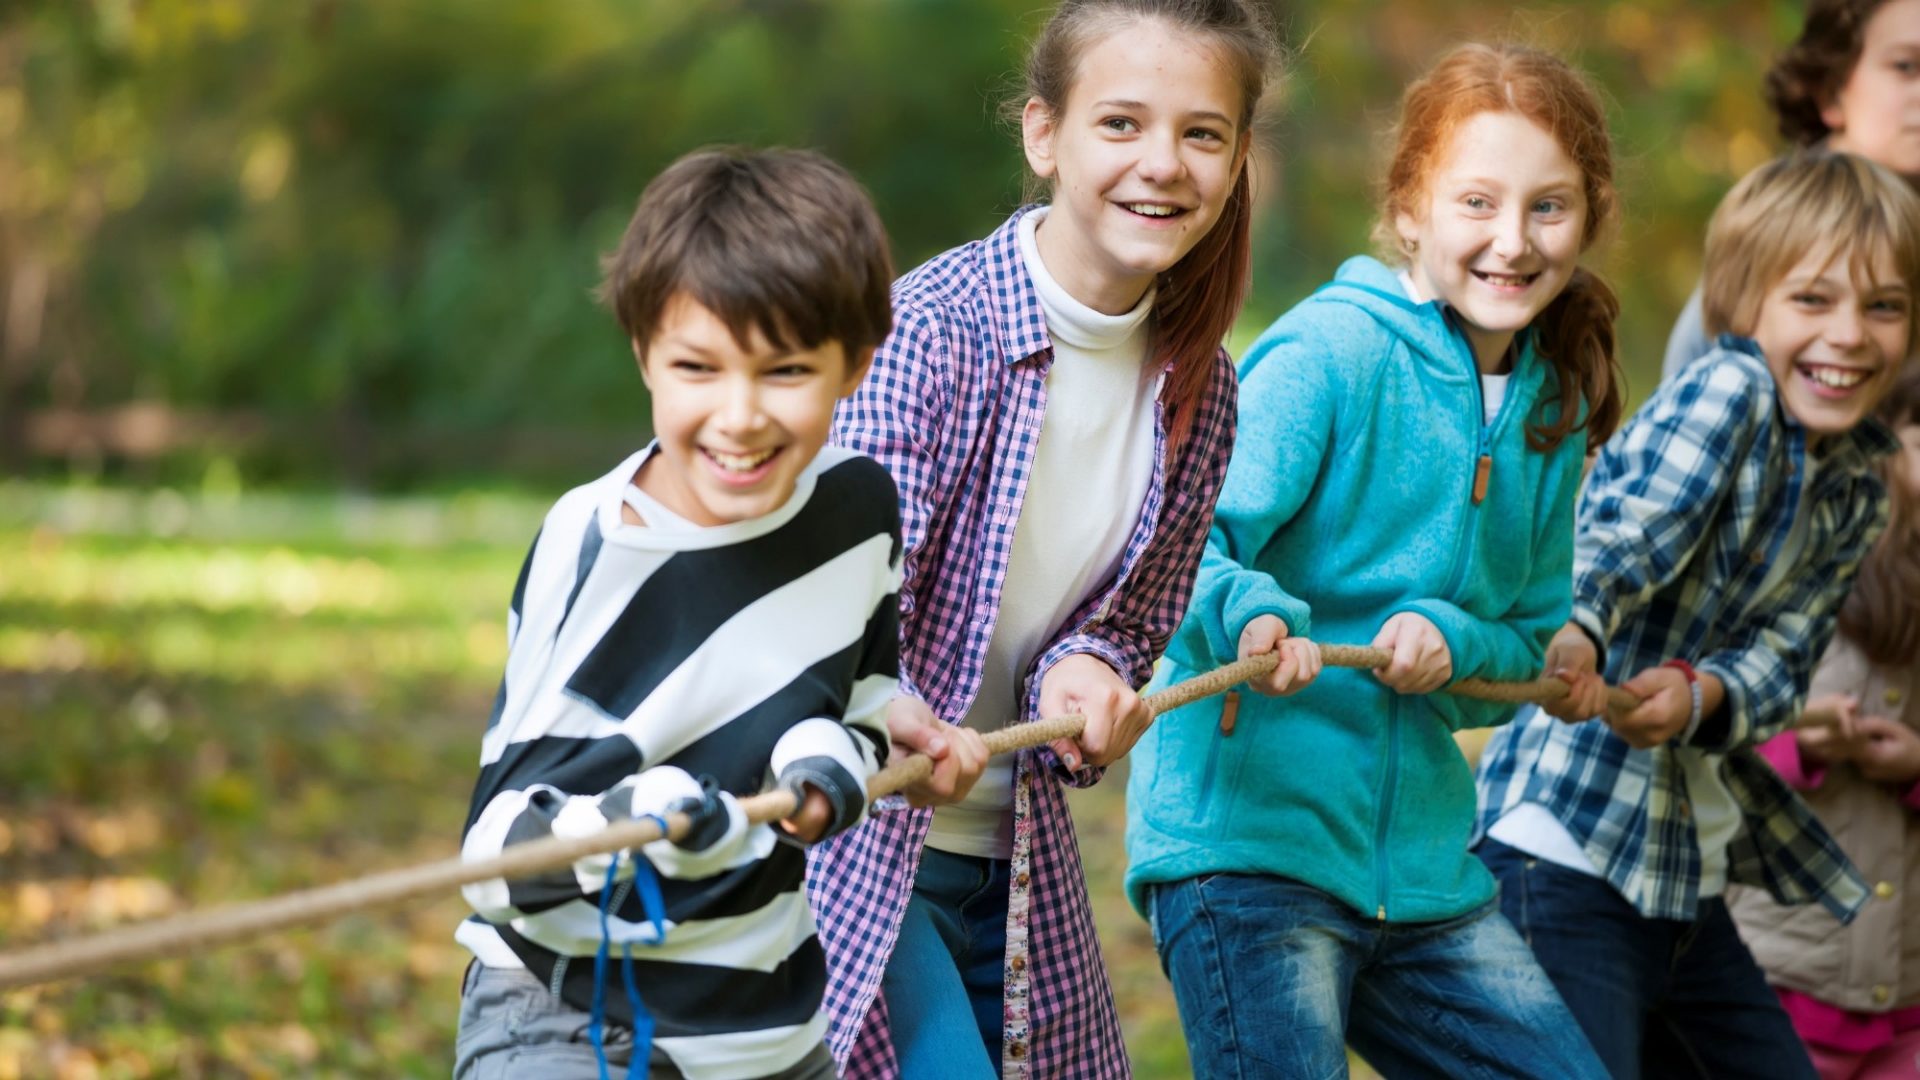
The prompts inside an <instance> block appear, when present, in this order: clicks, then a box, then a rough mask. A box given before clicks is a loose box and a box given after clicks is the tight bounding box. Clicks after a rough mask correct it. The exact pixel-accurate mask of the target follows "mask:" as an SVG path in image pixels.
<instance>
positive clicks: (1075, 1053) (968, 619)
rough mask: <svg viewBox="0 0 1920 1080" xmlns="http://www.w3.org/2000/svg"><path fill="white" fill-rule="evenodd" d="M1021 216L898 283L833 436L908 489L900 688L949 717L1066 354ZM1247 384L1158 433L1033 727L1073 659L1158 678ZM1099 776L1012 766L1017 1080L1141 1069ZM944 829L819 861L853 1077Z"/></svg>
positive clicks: (888, 1067) (984, 624)
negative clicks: (1113, 558) (1096, 798)
mask: <svg viewBox="0 0 1920 1080" xmlns="http://www.w3.org/2000/svg"><path fill="white" fill-rule="evenodd" d="M1024 213H1025V210H1024V209H1023V210H1022V211H1020V212H1017V213H1015V214H1014V216H1013V217H1012V218H1011V219H1010V220H1009V221H1008V222H1007V223H1006V224H1005V225H1003V226H1001V228H1000V229H998V230H997V231H995V232H994V233H993V234H992V235H991V236H989V237H987V238H986V239H985V240H982V241H976V242H974V243H971V244H968V245H965V246H963V247H960V248H956V249H954V250H952V251H949V252H947V253H945V254H943V255H940V256H937V257H935V258H934V259H932V260H930V261H928V262H927V263H925V264H923V265H922V266H920V267H918V268H917V269H915V270H914V271H912V272H911V273H909V274H908V275H906V276H905V277H904V278H902V279H901V280H900V281H899V282H897V283H896V284H895V286H894V304H895V312H896V315H895V321H896V328H895V331H894V333H893V335H892V336H891V337H890V338H889V339H888V341H887V343H886V344H885V345H883V346H882V347H881V349H880V354H879V356H878V357H876V359H875V361H874V370H873V372H872V374H870V375H869V376H868V378H867V380H866V381H865V382H864V383H863V384H862V386H861V388H860V390H859V391H857V392H856V394H855V396H854V398H853V399H852V400H851V401H849V402H848V403H847V404H846V405H845V406H843V408H842V410H841V412H840V413H839V414H838V415H837V416H836V418H835V440H836V441H838V442H840V443H842V444H844V445H846V446H850V447H852V448H854V449H858V450H861V451H863V452H866V453H868V454H871V455H872V456H874V457H875V458H877V459H879V460H880V461H881V462H882V463H884V464H885V465H886V466H887V467H888V470H889V471H890V472H891V473H892V474H893V476H894V479H895V482H896V483H897V484H898V485H899V487H900V489H901V508H902V521H903V534H904V536H905V540H906V545H907V557H906V561H907V573H906V584H905V585H904V586H903V587H902V589H901V675H902V680H901V682H902V686H903V687H904V688H906V692H909V693H913V694H917V695H919V696H920V697H922V698H924V699H925V700H926V701H927V703H928V704H929V705H930V706H932V708H933V710H934V712H935V713H936V714H937V715H939V716H941V717H944V718H947V719H948V720H953V719H955V718H958V717H960V716H963V715H965V713H966V710H967V706H968V705H969V704H970V703H971V702H972V700H973V697H974V695H975V693H977V691H978V689H979V686H980V672H981V664H982V662H983V660H984V658H985V655H986V649H987V643H988V640H989V638H990V636H991V634H992V629H993V620H994V613H995V611H996V610H997V609H998V605H999V596H1000V589H1001V587H1002V584H1003V583H1004V581H1005V577H1006V568H1007V559H1008V556H1009V553H1010V552H1011V549H1012V541H1013V532H1014V528H1015V526H1016V525H1017V524H1018V521H1019V512H1020V504H1021V500H1022V498H1023V496H1024V494H1025V490H1026V479H1027V473H1028V470H1029V469H1030V468H1031V464H1032V460H1033V451H1034V447H1035V445H1036V443H1037V441H1038V438H1039V434H1040V426H1041V422H1042V420H1043V418H1044V416H1045V411H1046V408H1047V401H1046V384H1045V379H1046V372H1047V367H1048V363H1049V362H1050V361H1051V359H1052V350H1051V342H1050V340H1049V338H1048V336H1047V332H1046V325H1045V320H1044V318H1043V316H1042V315H1041V311H1040V304H1039V299H1038V297H1037V296H1036V295H1035V294H1034V290H1033V285H1032V281H1031V279H1030V278H1029V277H1028V275H1027V272H1026V268H1025V266H1024V265H1023V263H1022V261H1021V258H1020V254H1019V248H1018V233H1017V231H1016V230H1017V227H1018V222H1019V219H1020V217H1021V215H1022V214H1024ZM1235 386H1236V384H1235V381H1234V374H1233V367H1232V363H1231V361H1230V359H1229V358H1228V357H1227V355H1226V353H1225V351H1224V350H1222V351H1221V353H1220V354H1219V357H1218V362H1217V363H1216V365H1215V373H1214V379H1213V382H1212V383H1211V385H1210V386H1209V389H1208V392H1207V395H1206V397H1205V398H1204V399H1203V400H1202V401H1201V402H1200V403H1199V405H1198V407H1197V409H1196V412H1195V419H1194V425H1193V428H1192V434H1191V435H1190V437H1189V440H1188V442H1187V444H1186V445H1185V446H1184V447H1183V449H1182V452H1181V453H1180V454H1179V456H1178V458H1177V459H1176V460H1174V461H1171V462H1169V461H1167V460H1166V458H1165V442H1164V440H1165V432H1164V429H1162V430H1160V431H1159V432H1157V434H1156V454H1155V459H1156V460H1155V468H1154V477H1153V482H1152V484H1151V486H1150V488H1149V491H1148V494H1147V499H1146V502H1145V504H1144V505H1143V507H1142V512H1141V515H1140V524H1139V525H1138V526H1137V527H1136V529H1135V531H1134V533H1133V535H1132V537H1131V538H1130V539H1129V540H1128V543H1127V549H1126V554H1125V555H1124V556H1123V558H1122V564H1121V570H1120V573H1119V576H1118V578H1117V580H1116V582H1115V583H1114V584H1112V585H1111V586H1109V587H1108V588H1107V589H1105V590H1102V591H1101V592H1100V593H1098V594H1096V595H1094V596H1089V597H1088V598H1087V599H1086V601H1085V602H1084V603H1083V604H1082V605H1081V607H1080V608H1079V609H1077V610H1076V611H1075V612H1074V613H1073V615H1072V616H1071V617H1070V618H1069V620H1068V621H1067V624H1066V628H1065V629H1063V630H1062V631H1061V632H1060V633H1059V634H1058V635H1056V637H1055V640H1054V641H1053V642H1052V643H1051V644H1050V645H1049V647H1048V648H1046V649H1045V650H1043V652H1042V654H1041V656H1040V657H1038V658H1037V659H1036V661H1035V662H1034V665H1033V667H1032V669H1031V671H1030V675H1029V679H1028V693H1027V708H1026V710H1025V718H1026V719H1031V718H1032V717H1033V716H1034V715H1035V713H1036V711H1037V703H1038V686H1039V676H1040V675H1041V674H1043V673H1044V672H1045V671H1046V670H1047V669H1049V668H1050V667H1051V666H1052V665H1053V664H1054V663H1055V662H1057V661H1058V660H1060V659H1061V658H1063V657H1065V656H1068V655H1072V654H1075V653H1090V654H1093V655H1096V656H1099V657H1100V658H1101V659H1103V660H1105V661H1106V662H1107V663H1108V664H1110V665H1112V666H1113V668H1114V670H1116V671H1119V672H1121V673H1122V674H1123V675H1124V676H1126V677H1127V678H1129V680H1130V681H1132V682H1133V683H1134V685H1144V684H1145V682H1146V681H1147V679H1148V677H1149V676H1150V674H1151V670H1152V665H1153V661H1154V660H1155V659H1156V658H1157V657H1158V656H1159V654H1160V651H1161V650H1162V649H1164V648H1165V646H1166V641H1167V638H1168V636H1169V635H1170V634H1171V633H1172V632H1173V630H1174V628H1175V627H1176V626H1177V625H1178V623H1179V620H1180V616H1181V614H1182V613H1183V612H1184V611H1185V609H1186V605H1187V601H1188V599H1189V598H1190V596H1191V594H1192V588H1193V575H1194V570H1195V568H1196V567H1197V565H1198V563H1199V557H1200V552H1201V549H1202V547H1203V546H1204V545H1205V543H1206V531H1207V527H1208V524H1209V523H1210V521H1211V517H1212V507H1213V501H1214V497H1215V496H1216V494H1217V493H1218V491H1219V487H1220V483H1221V481H1222V480H1223V479H1224V477H1225V475H1226V465H1227V458H1228V456H1229V454H1230V453H1231V450H1232V437H1233V422H1234V414H1235V400H1236V399H1235ZM1097 778H1098V772H1097V771H1091V770H1090V771H1088V772H1086V773H1083V774H1081V775H1079V776H1074V775H1072V774H1068V773H1066V772H1065V771H1064V770H1062V769H1060V767H1059V764H1058V762H1057V761H1056V760H1055V759H1054V757H1053V755H1052V754H1051V753H1049V752H1047V751H1045V750H1041V751H1029V752H1023V753H1022V754H1021V755H1020V758H1019V762H1018V766H1017V768H1016V771H1015V777H1014V830H1013V841H1014V852H1013V859H1012V863H1013V866H1012V874H1011V876H1012V879H1013V885H1012V893H1011V896H1010V898H1009V912H1008V924H1007V960H1006V965H1005V971H1006V973H1007V979H1006V989H1005V1016H1006V1027H1005V1037H1004V1040H1003V1044H1002V1048H1001V1063H1002V1071H1003V1075H1004V1076H1007V1077H1010V1078H1011V1077H1025V1076H1045V1077H1112V1076H1120V1075H1125V1074H1126V1072H1127V1062H1126V1050H1125V1045H1124V1043H1123V1041H1122V1037H1121V1032H1120V1025H1119V1019H1118V1016H1117V1014H1116V1012H1115V1010H1114V1005H1113V994H1112V990H1111V988H1110V986H1109V985H1108V982H1107V977H1106V971H1105V969H1104V967H1103V966H1102V962H1101V959H1100V950H1099V943H1098V940H1097V938H1096V936H1095V933H1094V926H1093V918H1092V913H1091V910H1090V908H1089V906H1088V902H1087V894H1086V882H1085V876H1084V874H1083V872H1082V869H1081V865H1080V855H1079V850H1078V848H1077V846H1076V844H1075V841H1074V833H1073V824H1072V820H1071V817H1070V815H1069V813H1068V810H1067V804H1066V797H1065V787H1066V786H1069V785H1076V784H1083V783H1090V782H1092V781H1093V780H1095V779H1097ZM930 818H931V811H905V810H902V811H897V812H893V813H882V814H877V815H875V817H874V818H873V819H872V820H870V821H869V822H868V823H867V824H866V825H864V826H862V827H861V828H859V829H856V830H853V831H852V832H850V833H847V834H843V835H842V836H840V837H837V838H835V839H834V840H832V841H829V842H828V843H825V844H821V845H818V846H816V847H815V848H814V849H813V850H812V851H811V852H810V854H809V858H810V860H811V862H812V867H811V869H810V872H809V874H808V884H809V889H810V891H811V893H812V896H813V901H814V908H815V911H816V914H817V916H818V920H819V924H820V936H821V941H822V943H823V944H824V945H825V947H826V951H827V957H828V967H829V976H828V990H827V1001H826V1009H827V1012H828V1015H829V1017H830V1019H831V1021H832V1024H833V1030H832V1035H831V1037H830V1042H831V1045H832V1047H833V1050H834V1054H835V1057H836V1058H838V1059H839V1060H840V1062H841V1063H842V1065H843V1067H844V1068H845V1069H846V1073H847V1075H848V1076H849V1077H863V1076H888V1075H894V1074H895V1073H896V1072H897V1062H896V1061H895V1058H894V1054H893V1047H892V1044H891V1041H890V1040H889V1038H888V1030H887V1021H886V1007H885V1003H884V1001H882V1000H880V998H879V988H880V977H881V974H882V972H883V971H884V970H885V968H886V963H887V959H888V957H889V956H890V955H891V953H892V951H893V947H894V943H895V941H896V939H897V937H898V934H899V928H900V920H901V916H902V915H903V914H904V913H905V911H906V905H907V901H908V899H909V898H910V897H911V894H912V889H913V878H914V873H915V870H916V868H917V867H918V865H919V858H920V851H921V847H922V844H923V842H924V840H925V837H926V831H927V827H928V824H929V820H930Z"/></svg>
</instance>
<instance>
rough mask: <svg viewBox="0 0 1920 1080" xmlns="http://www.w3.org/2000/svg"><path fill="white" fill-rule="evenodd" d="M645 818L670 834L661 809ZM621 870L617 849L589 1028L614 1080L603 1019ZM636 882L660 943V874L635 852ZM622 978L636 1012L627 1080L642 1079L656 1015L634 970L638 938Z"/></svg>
mask: <svg viewBox="0 0 1920 1080" xmlns="http://www.w3.org/2000/svg"><path fill="white" fill-rule="evenodd" d="M640 818H641V819H642V820H644V821H651V822H653V823H654V824H656V825H658V826H660V835H661V836H665V835H667V820H666V819H665V818H663V817H661V816H660V815H659V814H642V815H640ZM619 869H620V853H619V852H615V853H614V855H613V859H612V861H611V862H609V863H608V864H607V880H606V882H605V884H603V885H602V886H601V889H600V948H599V949H598V950H596V951H595V953H594V955H593V1012H592V1014H591V1017H590V1019H589V1021H588V1024H587V1031H588V1034H589V1036H590V1037H591V1038H592V1039H593V1057H594V1061H595V1062H596V1063H597V1064H598V1065H599V1066H600V1080H612V1077H611V1075H610V1074H609V1073H608V1071H607V1047H606V1042H605V1039H604V1036H603V1034H602V1024H603V1021H604V1020H605V1018H606V1015H607V1000H606V993H607V981H606V978H607V959H608V955H607V954H608V951H609V947H610V946H611V945H612V943H613V934H612V931H611V929H610V928H609V926H608V924H607V915H608V909H609V908H610V907H611V906H612V902H613V883H614V875H615V874H617V873H618V872H619ZM633 883H634V885H635V886H636V887H637V888H638V889H639V891H640V907H641V910H643V911H645V912H646V913H647V919H648V921H650V922H652V923H653V943H654V944H655V945H658V944H660V943H661V942H663V941H665V940H666V939H667V922H666V919H667V904H666V899H665V898H664V897H663V896H661V894H660V879H659V878H658V877H656V876H655V875H654V872H653V865H652V864H651V863H649V862H647V860H646V859H645V858H642V857H639V856H635V857H634V860H633ZM620 980H621V982H623V983H625V984H626V990H627V1006H628V1008H630V1009H631V1010H632V1011H633V1056H632V1057H630V1058H628V1059H627V1080H640V1078H644V1077H645V1076H646V1069H647V1062H648V1059H649V1058H650V1056H651V1054H652V1051H653V1014H652V1013H649V1012H648V1011H647V1007H646V1005H645V1003H643V1002H642V1001H641V1000H640V986H639V982H638V980H637V979H635V978H634V974H633V943H632V942H630V941H629V942H623V943H622V944H621V946H620Z"/></svg>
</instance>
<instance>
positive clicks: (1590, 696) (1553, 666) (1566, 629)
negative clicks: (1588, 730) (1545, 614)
mask: <svg viewBox="0 0 1920 1080" xmlns="http://www.w3.org/2000/svg"><path fill="white" fill-rule="evenodd" d="M1599 667H1600V653H1599V651H1598V650H1596V649H1595V648H1594V647H1593V639H1592V638H1590V637H1588V636H1587V632H1586V631H1585V630H1582V629H1580V626H1579V624H1577V623H1571V622H1570V623H1568V624H1567V625H1565V626H1562V627H1561V628H1560V630H1559V632H1557V633H1555V634H1554V635H1553V640H1552V641H1550V642H1548V643H1547V662H1546V668H1547V670H1546V673H1547V674H1548V675H1551V676H1552V677H1554V678H1556V679H1559V680H1560V681H1561V682H1564V683H1566V684H1567V688H1568V689H1567V696H1566V697H1563V698H1561V699H1560V700H1559V701H1554V702H1549V703H1546V704H1542V705H1541V706H1540V708H1541V709H1543V710H1544V711H1545V712H1546V714H1547V715H1548V716H1552V717H1555V718H1557V719H1560V720H1564V721H1566V722H1567V723H1569V724H1578V723H1581V722H1583V721H1587V720H1591V719H1593V718H1594V717H1596V716H1599V715H1600V714H1601V713H1604V712H1606V711H1607V681H1606V680H1605V679H1603V678H1601V677H1600V672H1599Z"/></svg>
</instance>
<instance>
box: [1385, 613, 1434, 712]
mask: <svg viewBox="0 0 1920 1080" xmlns="http://www.w3.org/2000/svg"><path fill="white" fill-rule="evenodd" d="M1373 647H1374V648H1376V649H1387V650H1389V651H1391V652H1392V653H1393V659H1392V660H1390V661H1388V662H1387V666H1386V667H1377V668H1374V669H1373V677H1374V678H1376V679H1379V680H1380V681H1381V682H1382V683H1384V684H1386V686H1387V688H1388V689H1390V690H1394V691H1397V692H1399V693H1402V694H1428V693H1432V692H1433V691H1435V690H1438V689H1440V688H1441V687H1442V686H1445V685H1446V684H1447V680H1448V679H1451V678H1452V677H1453V653H1451V652H1450V651H1448V649H1447V639H1446V638H1445V637H1443V636H1441V633H1440V628H1439V627H1437V626H1435V625H1433V623H1432V622H1431V621H1429V620H1428V619H1427V617H1426V616H1425V615H1419V614H1415V613H1414V612H1411V611H1403V612H1401V613H1400V614H1398V615H1395V616H1393V617H1392V618H1390V619H1388V620H1387V621H1386V622H1385V623H1384V624H1382V625H1381V627H1380V632H1379V633H1378V634H1375V635H1374V636H1373Z"/></svg>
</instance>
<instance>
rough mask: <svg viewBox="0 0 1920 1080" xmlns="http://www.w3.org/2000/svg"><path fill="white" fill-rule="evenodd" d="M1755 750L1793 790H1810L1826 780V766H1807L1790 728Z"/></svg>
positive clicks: (1797, 741) (1798, 743)
mask: <svg viewBox="0 0 1920 1080" xmlns="http://www.w3.org/2000/svg"><path fill="white" fill-rule="evenodd" d="M1755 750H1756V752H1757V753H1759V755H1760V756H1761V757H1762V758H1765V759H1766V762H1767V764H1769V765H1771V766H1773V771H1774V772H1777V773H1779V774H1780V779H1782V780H1785V781H1786V782H1787V786H1788V787H1791V788H1793V789H1794V790H1795V791H1812V790H1814V789H1815V788H1818V787H1819V786H1820V785H1821V784H1823V783H1825V782H1826V779H1827V770H1826V767H1825V766H1816V767H1813V768H1809V767H1808V764H1807V759H1806V758H1805V757H1804V756H1803V755H1802V754H1801V753H1800V740H1799V739H1798V738H1797V737H1795V735H1794V733H1793V732H1792V731H1790V730H1789V731H1783V732H1781V733H1780V734H1778V735H1775V736H1774V737H1773V738H1771V739H1768V740H1767V741H1766V742H1763V743H1761V744H1760V745H1759V746H1758V747H1756V748H1755Z"/></svg>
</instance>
